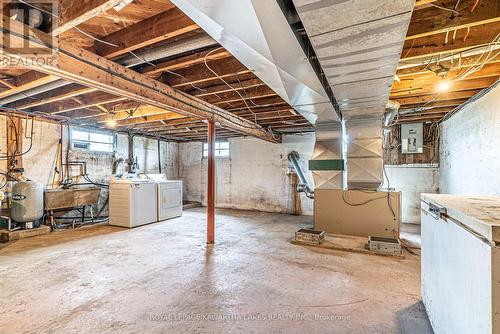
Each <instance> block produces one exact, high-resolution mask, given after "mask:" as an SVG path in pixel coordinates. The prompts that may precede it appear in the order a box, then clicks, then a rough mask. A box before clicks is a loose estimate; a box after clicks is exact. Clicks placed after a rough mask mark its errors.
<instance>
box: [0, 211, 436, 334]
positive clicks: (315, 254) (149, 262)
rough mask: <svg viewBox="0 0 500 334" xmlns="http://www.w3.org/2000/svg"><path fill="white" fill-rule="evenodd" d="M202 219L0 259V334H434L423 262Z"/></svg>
mask: <svg viewBox="0 0 500 334" xmlns="http://www.w3.org/2000/svg"><path fill="white" fill-rule="evenodd" d="M204 218H205V217H204V211H203V210H202V209H193V210H189V211H186V212H185V214H184V216H183V217H182V218H179V219H175V220H171V221H167V222H163V223H159V224H153V225H148V226H143V227H139V228H136V229H133V230H125V229H121V228H115V227H110V226H97V227H90V228H84V229H80V230H75V231H64V232H57V233H53V234H50V235H45V236H39V237H34V238H31V239H25V240H21V241H18V242H15V243H13V244H10V245H8V246H3V248H1V249H0V310H1V316H0V333H64V334H68V333H225V332H231V333H431V332H432V330H431V329H430V325H429V322H428V320H427V316H426V314H425V310H424V308H423V306H422V303H421V301H420V292H419V291H420V274H419V272H420V271H419V258H418V257H415V256H408V257H407V258H406V259H405V260H398V259H394V258H388V257H380V256H373V255H364V254H354V253H348V252H339V251H327V250H322V249H317V248H309V247H301V246H294V245H292V244H290V242H289V239H290V238H291V237H292V235H293V233H294V232H295V231H296V230H297V229H298V228H299V227H304V226H308V225H309V224H310V223H311V222H310V218H308V217H295V216H288V215H280V214H269V213H259V212H247V211H234V210H221V211H218V217H217V240H218V243H217V244H216V245H215V246H214V247H213V248H208V249H207V246H206V245H205V219H204Z"/></svg>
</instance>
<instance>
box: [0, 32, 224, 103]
mask: <svg viewBox="0 0 500 334" xmlns="http://www.w3.org/2000/svg"><path fill="white" fill-rule="evenodd" d="M214 45H217V42H216V41H215V40H214V39H213V38H211V37H210V36H202V37H195V38H191V39H188V40H183V41H178V42H174V43H169V44H166V45H162V46H159V47H156V48H154V49H151V50H147V51H144V52H141V53H137V54H136V55H137V57H136V56H134V55H130V56H126V57H122V58H120V59H119V60H118V61H117V63H118V64H120V65H122V66H125V67H128V68H130V67H134V66H138V65H143V64H146V63H148V62H152V61H155V60H158V59H162V58H167V57H171V56H175V55H177V54H182V53H186V52H191V51H195V50H198V49H202V48H205V47H210V46H214ZM139 58H140V59H139ZM70 84H72V82H69V81H66V80H62V79H60V80H57V81H53V82H50V83H48V84H45V85H42V86H38V87H35V88H31V89H28V90H26V91H24V92H21V93H17V94H13V95H11V96H8V97H5V98H3V99H0V105H1V106H5V105H7V104H9V103H13V102H17V101H19V100H23V99H25V98H27V97H28V98H31V97H32V96H34V95H38V94H43V93H46V92H48V91H51V90H54V89H57V88H61V87H64V86H68V85H70Z"/></svg>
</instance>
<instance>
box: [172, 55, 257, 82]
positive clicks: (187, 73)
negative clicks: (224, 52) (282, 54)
mask: <svg viewBox="0 0 500 334" xmlns="http://www.w3.org/2000/svg"><path fill="white" fill-rule="evenodd" d="M208 65H209V66H210V68H211V69H212V70H213V71H214V72H215V73H217V74H218V75H219V76H220V77H222V78H228V77H232V76H235V75H240V74H246V73H251V71H250V70H249V69H247V68H246V67H245V66H243V65H242V64H241V63H240V62H239V61H238V60H237V59H236V58H228V59H223V60H218V61H211V62H209V63H208ZM176 73H177V75H173V74H168V73H166V74H165V83H166V84H168V85H170V86H172V87H175V88H178V87H183V86H189V85H191V84H198V83H202V82H207V81H212V80H219V82H218V84H221V83H222V82H221V81H220V79H218V77H217V75H215V74H214V73H213V72H212V71H210V70H209V69H208V68H207V67H206V66H205V64H204V63H203V64H198V65H195V66H191V67H190V68H187V69H183V70H180V71H176ZM189 89H192V88H191V87H189Z"/></svg>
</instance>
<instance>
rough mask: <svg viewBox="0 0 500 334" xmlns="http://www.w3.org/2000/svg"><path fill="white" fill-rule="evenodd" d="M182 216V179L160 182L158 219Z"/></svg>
mask: <svg viewBox="0 0 500 334" xmlns="http://www.w3.org/2000/svg"><path fill="white" fill-rule="evenodd" d="M180 216H182V181H161V182H158V221H163V220H167V219H171V218H176V217H180Z"/></svg>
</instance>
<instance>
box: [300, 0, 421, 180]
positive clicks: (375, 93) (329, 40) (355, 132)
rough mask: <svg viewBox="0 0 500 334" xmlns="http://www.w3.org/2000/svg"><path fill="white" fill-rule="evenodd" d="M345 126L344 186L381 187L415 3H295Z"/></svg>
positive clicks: (380, 0) (363, 0)
mask: <svg viewBox="0 0 500 334" xmlns="http://www.w3.org/2000/svg"><path fill="white" fill-rule="evenodd" d="M293 3H294V5H295V8H296V10H297V12H298V14H299V17H300V19H301V21H302V24H303V26H304V28H305V30H306V32H307V34H308V36H309V40H310V41H311V44H312V46H313V48H314V50H315V52H316V55H317V57H318V61H319V63H320V64H321V67H322V68H323V71H324V73H325V75H326V78H327V79H328V81H329V83H330V85H331V88H332V91H333V93H334V94H335V97H336V99H337V101H338V103H339V106H340V109H341V111H342V115H343V117H344V119H345V121H346V131H347V138H348V140H347V156H348V159H347V171H348V173H347V174H348V175H347V183H348V186H349V187H350V188H359V187H361V188H378V187H379V186H380V185H381V184H382V183H383V157H382V127H383V119H384V112H385V110H386V104H387V101H388V98H389V94H390V90H391V87H392V84H393V82H394V76H395V74H396V69H397V66H398V63H399V59H400V55H401V51H402V48H403V44H404V40H405V36H406V32H407V30H408V25H409V23H410V19H411V14H412V10H413V7H414V5H415V1H414V0H399V1H394V0H293Z"/></svg>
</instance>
